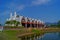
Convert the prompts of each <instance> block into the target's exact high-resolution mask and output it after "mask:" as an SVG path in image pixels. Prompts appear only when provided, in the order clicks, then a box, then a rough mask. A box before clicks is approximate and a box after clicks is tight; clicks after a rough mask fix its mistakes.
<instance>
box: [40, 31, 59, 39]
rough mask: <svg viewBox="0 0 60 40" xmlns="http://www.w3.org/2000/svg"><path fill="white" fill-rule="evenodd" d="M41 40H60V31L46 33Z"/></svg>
mask: <svg viewBox="0 0 60 40" xmlns="http://www.w3.org/2000/svg"><path fill="white" fill-rule="evenodd" d="M39 40H60V33H58V32H56V33H46V34H44V35H43V37H41V38H40V39H39Z"/></svg>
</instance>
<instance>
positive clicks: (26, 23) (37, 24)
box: [6, 12, 44, 28]
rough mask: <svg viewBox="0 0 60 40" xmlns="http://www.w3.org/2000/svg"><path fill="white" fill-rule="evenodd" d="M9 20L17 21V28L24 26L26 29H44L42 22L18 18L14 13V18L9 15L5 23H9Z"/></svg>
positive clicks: (22, 17)
mask: <svg viewBox="0 0 60 40" xmlns="http://www.w3.org/2000/svg"><path fill="white" fill-rule="evenodd" d="M11 20H16V21H19V22H20V24H19V26H24V27H27V28H28V27H44V22H43V21H41V20H38V19H32V18H28V17H24V16H19V15H17V14H16V12H14V16H13V15H12V13H10V18H9V19H7V21H11ZM6 25H7V24H6ZM11 26H14V25H11Z"/></svg>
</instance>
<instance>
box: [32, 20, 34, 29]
mask: <svg viewBox="0 0 60 40" xmlns="http://www.w3.org/2000/svg"><path fill="white" fill-rule="evenodd" d="M32 27H33V28H34V27H35V26H34V20H32Z"/></svg>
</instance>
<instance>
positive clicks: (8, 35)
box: [0, 30, 18, 40]
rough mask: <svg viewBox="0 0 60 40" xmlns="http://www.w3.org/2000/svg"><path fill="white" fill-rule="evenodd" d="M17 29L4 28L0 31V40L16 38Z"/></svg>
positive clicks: (15, 39)
mask: <svg viewBox="0 0 60 40" xmlns="http://www.w3.org/2000/svg"><path fill="white" fill-rule="evenodd" d="M17 39H18V38H17V30H4V31H3V32H0V40H17Z"/></svg>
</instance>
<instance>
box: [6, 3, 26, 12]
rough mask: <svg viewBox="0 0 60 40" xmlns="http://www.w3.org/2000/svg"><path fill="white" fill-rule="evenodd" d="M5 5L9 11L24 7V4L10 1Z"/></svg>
mask: <svg viewBox="0 0 60 40" xmlns="http://www.w3.org/2000/svg"><path fill="white" fill-rule="evenodd" d="M6 7H7V8H9V9H10V10H11V11H20V10H23V9H24V8H25V5H24V4H17V3H14V2H11V3H9V4H7V6H6Z"/></svg>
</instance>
